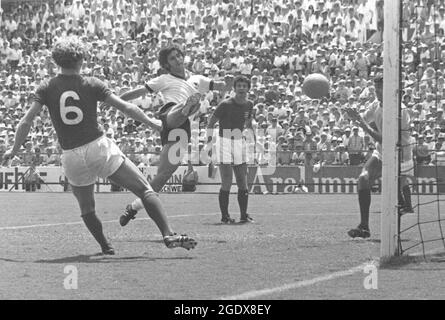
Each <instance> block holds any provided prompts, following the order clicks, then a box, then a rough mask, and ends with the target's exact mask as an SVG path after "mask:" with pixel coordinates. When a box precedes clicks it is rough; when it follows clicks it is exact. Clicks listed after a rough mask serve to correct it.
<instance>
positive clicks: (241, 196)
mask: <svg viewBox="0 0 445 320" xmlns="http://www.w3.org/2000/svg"><path fill="white" fill-rule="evenodd" d="M248 200H249V191H247V190H238V204H239V208H240V212H241V217H245V216H246V215H247V204H248Z"/></svg>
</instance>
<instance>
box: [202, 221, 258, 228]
mask: <svg viewBox="0 0 445 320" xmlns="http://www.w3.org/2000/svg"><path fill="white" fill-rule="evenodd" d="M250 224H257V223H252V222H239V221H238V222H235V223H222V222H213V223H208V222H206V223H202V225H203V226H227V227H236V226H248V225H250Z"/></svg>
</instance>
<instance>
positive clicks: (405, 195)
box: [402, 186, 412, 208]
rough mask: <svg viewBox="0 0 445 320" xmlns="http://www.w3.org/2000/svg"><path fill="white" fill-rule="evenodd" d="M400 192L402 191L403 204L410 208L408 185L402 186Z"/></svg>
mask: <svg viewBox="0 0 445 320" xmlns="http://www.w3.org/2000/svg"><path fill="white" fill-rule="evenodd" d="M402 192H403V198H404V200H405V202H404V205H405V207H407V208H412V204H411V189H410V187H409V186H404V187H403V188H402Z"/></svg>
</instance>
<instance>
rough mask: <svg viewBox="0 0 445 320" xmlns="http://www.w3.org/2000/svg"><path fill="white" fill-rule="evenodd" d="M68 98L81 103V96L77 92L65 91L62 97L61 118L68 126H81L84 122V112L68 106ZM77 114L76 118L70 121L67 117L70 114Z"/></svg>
mask: <svg viewBox="0 0 445 320" xmlns="http://www.w3.org/2000/svg"><path fill="white" fill-rule="evenodd" d="M68 98H72V99H73V100H77V101H79V100H80V98H79V95H78V94H77V93H76V92H75V91H65V92H64V93H62V95H61V96H60V117H61V118H62V121H63V123H65V124H67V125H71V126H74V125H76V124H79V123H81V122H82V120H83V112H82V110H81V109H80V108H78V107H75V106H67V105H66V100H67V99H68ZM70 112H72V113H75V114H76V116H75V117H74V118H72V119H68V117H67V115H68V113H70Z"/></svg>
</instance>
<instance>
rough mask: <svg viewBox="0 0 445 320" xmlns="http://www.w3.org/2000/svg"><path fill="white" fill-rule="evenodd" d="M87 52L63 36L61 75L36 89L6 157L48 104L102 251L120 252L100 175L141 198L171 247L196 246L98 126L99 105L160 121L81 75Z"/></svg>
mask: <svg viewBox="0 0 445 320" xmlns="http://www.w3.org/2000/svg"><path fill="white" fill-rule="evenodd" d="M84 50H85V49H84V47H83V45H82V43H81V42H80V41H79V40H78V39H77V38H75V37H69V38H65V39H62V40H60V41H59V42H57V43H56V44H55V45H54V48H53V50H52V57H53V59H54V61H55V62H56V64H57V65H58V66H59V67H60V68H61V73H60V74H58V75H57V76H55V77H54V78H52V79H50V80H47V81H45V82H43V83H42V84H41V85H40V86H39V87H38V88H37V90H36V93H35V100H34V102H33V103H32V105H31V107H30V109H29V110H28V112H27V113H26V114H25V116H24V117H23V118H22V119H21V121H20V123H19V125H18V128H17V132H16V135H15V140H14V146H13V147H12V149H10V150H8V151H7V152H6V153H5V155H4V159H5V160H6V161H8V160H10V159H12V158H13V157H14V156H15V155H16V154H17V152H18V151H19V150H20V146H21V145H22V144H23V143H24V142H25V140H26V137H27V136H28V133H29V130H30V128H31V126H32V123H33V120H34V118H35V117H36V116H37V115H38V114H39V113H40V111H41V110H42V107H43V106H44V105H46V106H47V108H48V110H49V113H50V116H51V121H52V123H53V125H54V128H55V130H56V133H57V136H58V140H59V143H60V145H61V147H62V149H63V154H62V166H63V169H64V172H65V175H66V176H67V178H68V180H69V182H70V184H71V186H72V191H73V194H74V196H75V197H76V199H77V201H78V203H79V207H80V211H81V217H82V219H83V221H84V223H85V225H86V226H87V228H88V230H89V231H90V232H91V234H92V235H93V237H94V238H95V239H96V241H97V242H98V243H99V245H100V247H101V248H102V253H104V254H107V255H113V254H114V253H115V252H114V249H113V247H112V245H111V243H110V242H109V241H108V240H107V238H106V237H105V235H104V233H103V229H102V223H101V221H100V219H99V218H98V217H97V215H96V210H95V200H94V184H95V182H96V179H97V177H102V178H108V179H110V180H111V181H113V182H114V183H115V184H118V185H120V186H122V187H124V188H126V189H128V190H130V191H131V192H133V193H134V194H135V195H136V196H138V197H139V198H140V199H141V202H142V203H143V205H144V208H145V209H146V210H147V212H148V214H149V216H150V217H151V218H152V219H153V220H154V221H155V223H156V225H157V226H158V228H159V230H160V231H161V234H162V236H163V239H164V243H165V245H166V246H167V247H168V248H175V247H182V248H185V249H193V248H194V247H195V246H196V241H195V240H194V239H192V238H190V237H188V236H186V235H177V234H176V233H174V232H173V230H172V229H171V227H170V225H169V223H168V220H167V216H166V214H165V211H164V208H163V206H162V203H161V201H160V200H159V198H158V195H157V194H156V193H155V192H154V191H153V189H152V188H151V186H150V184H149V183H148V181H147V179H146V178H145V177H144V176H143V175H142V173H141V172H140V171H139V169H138V168H137V167H136V165H134V164H133V163H132V162H131V161H130V160H129V159H128V158H127V157H126V156H125V155H124V154H123V153H122V152H121V150H120V149H119V147H118V146H117V145H116V144H115V143H114V142H113V141H112V140H110V139H108V138H107V137H106V136H104V133H103V132H102V131H101V130H100V129H99V126H98V123H97V103H98V102H99V101H103V102H105V103H107V104H108V105H110V106H112V107H114V108H116V109H118V110H120V111H121V112H123V113H125V114H126V115H128V116H129V117H132V118H133V119H135V120H137V121H140V122H142V123H144V124H146V125H147V126H150V127H156V123H155V122H154V121H153V120H151V119H150V118H148V117H147V116H146V115H145V114H144V113H143V112H142V111H141V110H140V109H139V108H138V107H137V106H136V105H134V104H131V103H128V102H125V101H123V100H122V99H120V98H119V97H118V96H116V95H114V94H113V93H112V92H111V91H110V89H108V88H107V86H106V85H105V84H104V83H103V82H102V81H100V80H99V79H97V78H94V77H84V76H81V75H80V70H81V68H82V64H83V59H84V56H85V51H84Z"/></svg>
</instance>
